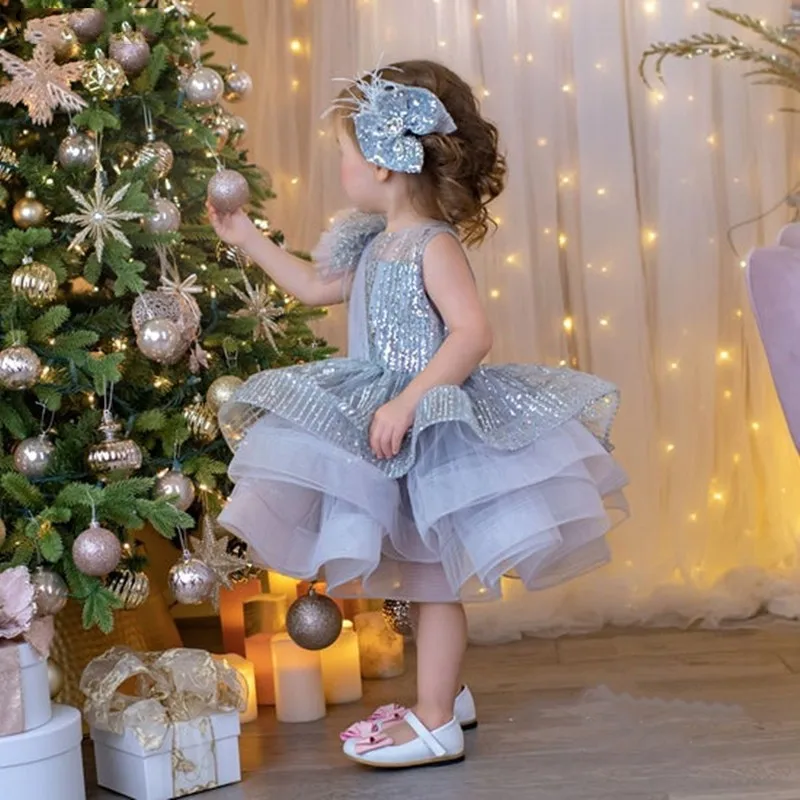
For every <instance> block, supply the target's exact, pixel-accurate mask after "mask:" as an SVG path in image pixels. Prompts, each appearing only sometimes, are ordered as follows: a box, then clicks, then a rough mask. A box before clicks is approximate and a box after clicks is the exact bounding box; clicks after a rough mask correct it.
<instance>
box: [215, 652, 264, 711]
mask: <svg viewBox="0 0 800 800" xmlns="http://www.w3.org/2000/svg"><path fill="white" fill-rule="evenodd" d="M214 658H216V659H217V660H219V661H223V662H224V663H226V664H227V665H228V666H229V667H232V668H233V669H235V670H236V671H237V672H238V673H239V674H240V675H241V676H242V678H244V682H245V683H246V684H247V708H246V709H245V710H244V711H241V712H240V713H239V722H252V721H253V720H254V719H256V718H257V717H258V696H257V691H256V668H255V664H253V662H252V661H248V660H247V659H244V658H242V657H241V656H240V655H239V654H238V653H226V654H225V655H224V656H214Z"/></svg>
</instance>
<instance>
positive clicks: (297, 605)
mask: <svg viewBox="0 0 800 800" xmlns="http://www.w3.org/2000/svg"><path fill="white" fill-rule="evenodd" d="M286 632H287V633H288V634H289V636H290V637H291V638H292V641H293V642H294V643H295V644H296V645H298V646H299V647H302V648H304V649H305V650H324V649H325V648H326V647H330V645H332V644H333V643H334V642H335V641H336V640H337V639H338V638H339V634H340V633H341V632H342V612H341V611H340V610H339V606H337V605H336V603H334V602H333V600H331V598H330V597H328V596H327V595H324V594H317V592H316V591H315V589H314V587H313V586H312V587H311V588H310V589H309V590H308V594H307V595H306V596H305V597H299V598H298V599H297V600H295V601H294V603H292V604H291V606H289V610H288V611H287V612H286Z"/></svg>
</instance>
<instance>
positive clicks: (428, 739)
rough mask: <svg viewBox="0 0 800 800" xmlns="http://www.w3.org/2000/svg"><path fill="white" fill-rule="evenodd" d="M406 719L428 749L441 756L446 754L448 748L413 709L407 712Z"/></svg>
mask: <svg viewBox="0 0 800 800" xmlns="http://www.w3.org/2000/svg"><path fill="white" fill-rule="evenodd" d="M405 721H406V722H407V723H408V724H409V725H410V726H411V729H412V730H413V731H414V733H416V734H417V736H419V738H420V740H421V741H422V742H424V743H425V746H426V747H427V748H428V750H430V751H431V753H433V754H434V755H435V756H437V757H441V756H443V755H446V753H447V750H446V749H445V748H444V747H442V744H441V742H439V740H438V739H437V738H436V737H435V736H434V735H433V734H432V733H431V732H430V731H429V730H428V729H427V728H426V727H425V726H424V725H423V724H422V722H421V721H420V719H419V717H418V716H417V715H416V714H414V712H413V711H409V712H408V713H407V714H406V717H405Z"/></svg>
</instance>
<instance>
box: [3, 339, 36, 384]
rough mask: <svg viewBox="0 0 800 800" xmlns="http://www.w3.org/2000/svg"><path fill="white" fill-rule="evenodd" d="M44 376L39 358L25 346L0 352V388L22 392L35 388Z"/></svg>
mask: <svg viewBox="0 0 800 800" xmlns="http://www.w3.org/2000/svg"><path fill="white" fill-rule="evenodd" d="M41 374H42V362H41V361H40V360H39V356H37V355H36V353H34V352H33V350H31V349H30V347H25V346H24V345H15V346H14V347H7V348H6V349H5V350H0V388H3V389H12V390H14V391H22V390H23V389H30V388H31V387H32V386H35V385H36V383H37V382H38V380H39V378H40V377H41Z"/></svg>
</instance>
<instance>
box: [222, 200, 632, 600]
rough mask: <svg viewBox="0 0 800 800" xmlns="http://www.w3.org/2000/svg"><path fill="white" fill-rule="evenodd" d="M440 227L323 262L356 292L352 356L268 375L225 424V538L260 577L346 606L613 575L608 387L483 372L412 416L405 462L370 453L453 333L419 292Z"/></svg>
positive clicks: (363, 235)
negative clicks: (243, 548)
mask: <svg viewBox="0 0 800 800" xmlns="http://www.w3.org/2000/svg"><path fill="white" fill-rule="evenodd" d="M442 233H448V234H452V235H455V234H454V232H453V230H452V229H451V228H449V227H447V226H446V225H443V224H438V223H434V224H426V225H420V226H417V227H413V228H409V229H406V230H404V231H398V232H387V231H385V230H384V229H383V221H382V220H381V219H380V218H378V217H374V216H370V215H365V214H360V213H358V212H355V213H352V214H350V215H347V216H344V217H342V218H340V220H339V221H338V222H337V223H336V224H335V225H334V227H333V228H332V230H331V231H330V232H328V233H327V234H325V235H324V236H323V239H322V241H321V244H320V248H318V251H317V261H318V263H319V265H320V267H321V268H322V269H323V270H324V271H325V272H326V274H327V276H328V277H329V278H330V279H331V280H336V279H341V280H342V281H343V285H345V286H347V285H350V284H351V281H352V288H351V291H350V299H349V320H348V321H349V357H348V358H335V359H328V360H325V361H319V362H314V363H309V364H302V365H298V366H292V367H287V368H284V369H275V370H267V371H265V372H262V373H259V374H257V375H255V376H253V377H252V378H250V380H248V381H247V383H246V384H245V385H244V386H243V387H242V388H241V389H240V390H239V391H238V393H237V395H236V397H235V398H234V400H233V401H232V402H230V403H229V404H227V405H226V406H224V407H223V408H222V410H221V411H220V424H221V427H222V430H223V433H224V434H225V436H226V439H227V440H228V442H229V444H230V445H231V447H232V448H233V449H234V451H235V454H234V457H233V460H232V462H231V466H230V474H231V477H232V479H233V480H234V481H235V482H236V488H235V490H234V492H233V495H232V497H231V500H230V502H229V503H228V505H227V507H226V508H225V510H224V511H223V513H222V514H221V516H220V523H221V524H222V525H223V526H224V527H226V528H227V529H229V530H230V531H232V532H233V533H235V534H236V535H237V536H239V537H241V538H242V539H244V540H246V541H247V542H248V543H249V544H250V549H251V554H252V555H253V557H254V560H255V561H256V562H257V563H260V564H261V565H263V566H265V567H268V568H270V569H274V570H276V571H278V572H281V573H284V574H287V575H293V576H295V577H297V578H305V579H309V578H313V577H316V576H317V575H320V574H324V578H325V580H326V581H327V584H328V590H329V591H330V592H331V593H332V594H334V595H338V596H345V597H347V596H361V595H363V596H370V597H392V598H396V599H405V600H414V601H431V602H447V601H454V600H463V601H475V600H482V599H490V598H495V597H497V596H499V594H500V579H501V577H503V576H504V575H512V576H514V577H516V578H519V579H521V580H522V581H524V583H525V585H526V586H527V587H528V588H530V589H541V588H545V587H548V586H551V585H554V584H556V583H560V582H562V581H564V580H568V579H570V578H572V577H574V576H576V575H578V574H580V573H582V572H585V571H587V570H589V569H592V568H594V567H597V566H598V565H600V564H603V563H605V562H606V561H607V560H608V558H609V553H608V547H607V544H606V541H605V535H606V533H607V532H608V531H609V529H610V527H611V525H612V519H613V518H614V517H623V516H624V515H625V513H626V506H625V500H624V497H623V495H622V492H621V490H622V488H623V486H624V485H625V483H626V477H625V474H624V472H623V471H622V470H621V469H620V467H619V466H618V465H617V463H616V462H615V461H614V459H613V458H612V457H611V455H610V449H611V448H610V445H609V431H610V427H611V423H612V421H613V419H614V415H615V413H616V410H617V404H618V396H617V391H616V389H615V387H614V386H612V385H610V384H608V383H606V382H604V381H602V380H600V379H598V378H595V377H593V376H591V375H585V374H583V373H578V372H574V371H571V370H568V369H551V368H547V367H541V366H532V365H519V364H515V365H507V366H488V367H479V368H478V369H476V370H475V372H474V373H473V374H472V375H471V376H470V377H469V378H468V379H467V380H466V381H465V382H464V384H463V385H462V386H439V387H437V388H435V389H433V390H431V391H430V392H429V393H428V394H427V395H425V397H424V398H423V400H422V402H421V403H420V404H419V406H418V408H417V412H416V417H415V421H414V425H413V428H412V429H411V431H410V432H409V434H408V436H407V437H406V440H405V442H404V444H403V447H402V450H401V452H400V453H399V455H398V456H396V457H395V458H393V459H391V460H388V461H381V460H378V459H376V458H375V457H374V456H373V454H372V452H371V451H370V448H369V425H370V421H371V419H372V416H373V414H374V413H375V411H376V410H377V409H378V408H379V407H380V406H381V405H383V404H384V403H386V402H387V401H388V400H390V399H392V398H393V397H395V396H397V394H398V393H399V392H401V391H402V390H403V389H404V388H405V387H406V386H407V385H408V383H409V382H410V381H411V380H412V379H413V378H414V376H415V375H417V374H418V373H419V372H421V371H422V370H423V369H424V368H425V366H426V364H427V363H428V362H429V361H430V359H431V358H432V357H433V355H434V354H435V353H436V351H437V349H438V348H439V346H440V345H441V344H442V342H443V341H444V339H445V337H446V335H447V331H446V329H445V326H444V324H443V322H442V319H441V318H440V316H439V315H438V313H437V311H436V309H435V308H434V307H433V305H432V304H431V302H430V300H429V298H428V296H427V293H426V291H425V287H424V283H423V276H422V260H423V254H424V252H425V248H426V245H427V244H428V243H429V242H430V241H431V239H432V238H433V237H434V236H436V235H438V234H442Z"/></svg>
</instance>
